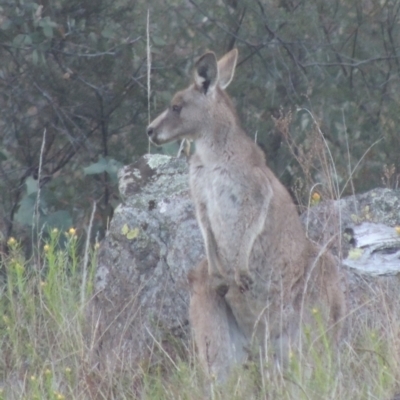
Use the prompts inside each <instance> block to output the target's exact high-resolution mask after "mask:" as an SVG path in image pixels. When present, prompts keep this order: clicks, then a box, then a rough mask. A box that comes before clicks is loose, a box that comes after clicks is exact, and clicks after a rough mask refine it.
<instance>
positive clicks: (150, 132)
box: [147, 126, 154, 137]
mask: <svg viewBox="0 0 400 400" xmlns="http://www.w3.org/2000/svg"><path fill="white" fill-rule="evenodd" d="M153 133H154V129H153V128H152V127H151V126H149V127H148V128H147V136H149V137H151V136H152V135H153Z"/></svg>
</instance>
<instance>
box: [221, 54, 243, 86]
mask: <svg viewBox="0 0 400 400" xmlns="http://www.w3.org/2000/svg"><path fill="white" fill-rule="evenodd" d="M238 54H239V52H238V50H237V49H233V50H231V51H230V52H228V53H226V54H225V55H224V56H223V57H222V58H221V59H220V60H219V61H218V74H219V78H218V84H219V86H220V88H221V89H225V88H226V87H227V86H228V85H229V84H230V83H231V81H232V79H233V75H234V73H235V68H236V63H237V59H238Z"/></svg>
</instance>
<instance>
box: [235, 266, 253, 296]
mask: <svg viewBox="0 0 400 400" xmlns="http://www.w3.org/2000/svg"><path fill="white" fill-rule="evenodd" d="M235 281H236V284H237V285H238V286H239V290H240V292H241V293H244V292H246V291H248V290H249V289H251V286H252V285H253V282H254V280H253V278H252V276H251V274H250V272H249V271H237V273H235Z"/></svg>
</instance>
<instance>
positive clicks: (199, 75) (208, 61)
mask: <svg viewBox="0 0 400 400" xmlns="http://www.w3.org/2000/svg"><path fill="white" fill-rule="evenodd" d="M194 82H195V84H196V86H197V87H198V88H199V89H200V90H202V91H203V92H204V94H207V93H208V92H209V91H211V90H213V89H214V88H215V86H216V85H217V82H218V65H217V58H216V57H215V54H214V53H212V52H208V53H205V54H203V55H202V56H201V57H200V58H199V59H198V61H197V62H196V65H195V68H194Z"/></svg>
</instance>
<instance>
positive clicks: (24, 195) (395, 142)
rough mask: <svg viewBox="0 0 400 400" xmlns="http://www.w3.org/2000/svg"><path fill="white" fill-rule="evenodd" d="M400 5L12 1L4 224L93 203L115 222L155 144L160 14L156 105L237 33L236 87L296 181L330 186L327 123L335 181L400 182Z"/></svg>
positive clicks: (6, 7) (1, 94) (246, 120)
mask: <svg viewBox="0 0 400 400" xmlns="http://www.w3.org/2000/svg"><path fill="white" fill-rule="evenodd" d="M399 11H400V2H399V1H397V0H387V1H380V0H355V1H341V0H334V1H329V2H327V1H325V0H311V1H305V0H297V1H296V0H269V1H265V0H243V1H239V0H221V1H218V2H214V1H210V0H169V1H166V0H165V1H157V2H156V1H147V2H146V1H142V0H138V1H135V2H133V1H132V2H127V1H126V0H116V1H110V0H98V1H95V2H93V1H90V0H80V1H76V0H72V1H71V0H68V1H67V0H57V1H50V0H44V1H42V2H37V3H36V2H34V1H32V0H17V1H9V0H1V1H0V60H1V61H0V132H1V136H0V138H1V141H0V196H1V198H0V204H1V205H0V231H1V232H2V234H3V236H4V238H5V239H7V238H8V237H10V236H11V235H12V234H14V235H15V233H16V230H20V229H21V228H24V227H25V228H27V227H28V228H30V227H32V226H33V225H35V224H37V223H39V228H40V227H41V226H43V224H46V225H47V226H57V227H59V228H63V229H64V228H68V227H69V226H71V225H72V224H74V226H78V227H83V226H85V224H87V220H88V218H89V214H90V208H91V205H92V203H93V201H95V202H96V203H97V213H96V217H95V227H96V229H97V230H99V231H100V233H101V231H102V230H103V229H104V228H105V227H106V225H107V223H108V220H109V218H110V217H111V216H112V211H113V208H114V207H115V205H116V204H117V203H118V192H117V187H116V171H117V169H118V167H119V165H121V164H123V163H129V162H131V161H132V158H133V157H137V156H140V155H142V154H144V153H145V152H147V151H148V150H147V138H146V135H145V127H146V125H147V123H148V106H149V105H148V93H147V65H146V63H147V61H146V21H147V15H148V12H149V17H150V18H149V20H150V25H149V33H150V44H151V55H152V68H151V88H152V91H151V97H150V99H151V101H150V109H151V114H152V116H155V115H156V113H157V112H159V111H160V110H161V109H163V108H164V107H166V105H167V104H168V100H169V98H170V96H171V95H172V94H173V93H174V91H175V90H176V89H178V88H180V87H182V86H184V85H186V84H187V81H188V76H189V74H190V70H191V66H192V65H193V60H194V59H195V58H196V57H197V56H198V55H200V54H201V52H202V51H204V50H205V49H207V48H209V49H212V50H214V51H216V53H217V54H219V55H222V54H223V53H224V52H225V51H227V50H229V49H230V48H232V47H235V46H236V47H238V48H239V51H240V63H239V65H238V69H237V74H236V77H235V80H234V82H233V83H232V85H231V87H230V88H229V92H230V94H231V95H232V97H233V98H234V100H235V103H236V106H237V108H238V112H239V115H240V117H241V120H242V123H243V125H244V127H245V128H246V130H247V132H248V134H249V135H251V136H252V137H254V138H257V141H258V143H260V145H261V146H262V147H263V148H264V149H265V151H266V153H267V156H268V162H269V164H270V165H271V167H272V168H273V169H274V170H275V171H276V172H277V174H278V175H279V176H280V177H281V178H282V179H283V180H284V182H285V183H286V184H287V185H288V187H293V186H294V185H295V184H297V183H298V182H299V180H300V181H301V180H302V181H304V182H306V183H307V185H305V187H304V188H303V189H304V190H305V191H306V192H307V191H308V190H309V189H310V187H309V185H310V184H311V181H313V182H314V183H315V182H320V183H321V184H322V185H325V184H326V182H325V181H324V180H325V178H326V177H325V178H324V177H323V176H321V173H320V168H321V162H322V163H323V160H321V159H318V157H316V153H319V151H320V150H321V149H318V147H317V146H315V143H316V140H315V136H316V135H317V136H318V135H319V136H320V135H321V132H322V133H323V134H324V144H323V145H324V146H325V147H324V151H328V149H329V152H330V153H331V154H332V157H333V161H334V165H335V168H334V169H333V168H329V171H330V174H329V176H330V179H333V180H334V181H335V182H336V185H337V186H338V191H337V193H336V194H341V193H347V192H349V191H350V190H355V191H363V190H366V189H369V188H371V187H374V186H377V185H381V184H382V178H383V180H384V184H385V185H390V186H392V187H393V186H396V185H398V180H399V175H397V174H398V172H399V169H400V134H399V133H398V128H397V126H398V119H399V112H398V107H399V102H400V87H399V86H400V83H399V72H400V61H399V56H398V54H397V53H398V52H399V43H400V25H399V22H400V19H399ZM152 151H159V150H157V149H152ZM164 151H168V149H167V150H166V149H164ZM307 160H311V161H310V164H311V165H310V166H308V167H307V168H305V166H304V163H307ZM298 161H300V163H303V166H302V167H301V168H300V167H299V164H298ZM392 165H393V166H392ZM385 166H386V167H385ZM396 167H397V172H396ZM307 175H308V176H307ZM39 181H40V183H39ZM350 183H351V185H350ZM303 186H304V185H303ZM39 188H40V191H39ZM299 198H301V196H299ZM37 199H40V203H39V204H38V206H35V203H36V201H37ZM35 210H36V212H37V213H38V214H39V215H37V218H33V214H34V212H35Z"/></svg>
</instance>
